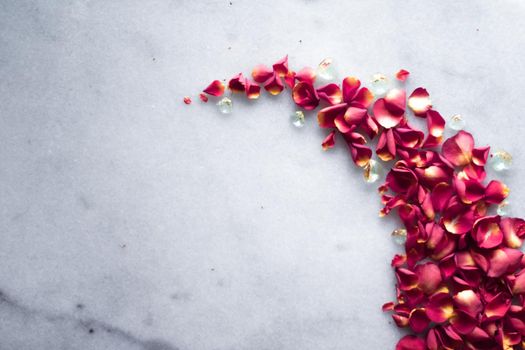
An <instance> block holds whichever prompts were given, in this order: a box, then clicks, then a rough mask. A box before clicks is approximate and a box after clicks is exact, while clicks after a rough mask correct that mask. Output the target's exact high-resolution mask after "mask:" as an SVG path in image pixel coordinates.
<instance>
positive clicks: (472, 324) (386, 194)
mask: <svg viewBox="0 0 525 350" xmlns="http://www.w3.org/2000/svg"><path fill="white" fill-rule="evenodd" d="M331 69H332V61H331V59H326V60H323V62H321V64H320V65H319V67H318V68H317V69H313V68H309V67H305V68H302V69H300V70H298V71H297V72H295V71H293V70H292V69H290V68H289V67H288V57H287V56H285V57H284V58H282V59H280V60H279V61H277V62H276V63H275V64H273V66H272V67H271V68H269V67H267V66H264V65H258V66H256V67H255V68H254V69H253V71H252V74H251V75H252V79H253V80H252V79H249V78H246V77H244V76H243V74H242V73H239V74H237V75H236V76H234V77H233V78H232V79H230V80H229V81H228V83H227V87H228V89H229V90H230V91H231V92H232V93H241V94H245V95H246V97H247V98H248V99H257V98H258V97H259V96H260V93H261V86H262V87H263V88H264V89H265V90H266V91H267V92H269V93H270V94H272V95H278V94H280V93H281V92H282V91H283V90H284V89H285V88H289V89H290V90H291V91H292V98H293V101H294V102H295V104H296V105H297V106H298V107H299V108H301V109H303V110H306V111H311V110H314V109H316V108H317V107H318V106H320V105H321V109H320V110H319V111H318V114H317V119H318V123H319V126H320V127H321V128H326V129H329V130H330V131H329V133H328V135H327V137H326V138H325V140H324V141H323V143H322V147H323V149H325V150H327V149H329V148H332V147H334V145H335V140H336V135H337V134H339V135H340V136H341V137H342V139H343V140H344V142H345V143H346V145H347V146H348V148H349V151H350V155H351V157H352V160H353V161H354V163H355V164H356V165H357V166H359V167H361V168H363V169H364V176H365V179H367V181H369V182H374V181H376V180H377V179H378V178H379V176H378V174H377V171H378V169H380V168H381V165H380V164H379V163H378V162H377V161H376V160H374V159H373V151H372V148H371V147H369V144H370V141H372V140H376V142H377V145H376V147H375V153H376V155H377V158H379V159H380V160H381V161H385V162H386V161H393V165H392V167H391V169H389V171H388V173H387V175H386V179H385V182H384V184H382V185H381V186H380V187H379V193H380V195H381V201H382V203H383V209H382V210H381V212H380V216H385V215H388V214H390V213H391V212H395V213H396V214H397V216H398V217H399V219H400V220H401V222H402V223H403V225H404V228H402V229H398V230H395V232H394V233H395V234H396V235H397V236H398V237H401V238H402V239H403V241H402V242H403V244H404V248H405V253H404V254H397V255H395V256H394V257H393V259H392V262H391V265H392V267H393V269H394V272H395V276H396V281H397V283H396V286H395V290H396V299H397V300H396V301H395V302H388V303H386V304H384V305H383V311H385V312H392V318H393V320H394V321H395V323H396V325H397V326H398V327H402V328H408V329H410V330H411V332H412V333H413V334H410V335H406V336H404V337H402V338H401V339H400V340H399V342H398V343H397V345H396V350H408V349H410V350H427V349H428V350H440V349H468V350H473V349H487V350H496V349H504V350H518V349H521V350H523V349H525V256H524V254H523V253H522V251H521V250H520V248H521V246H522V244H523V241H524V240H525V221H524V220H523V219H520V218H513V217H507V216H505V215H504V213H502V212H498V215H494V214H492V209H493V207H494V206H495V205H501V204H502V203H504V200H505V198H506V197H507V196H508V194H509V189H508V188H507V186H505V185H504V184H503V183H502V182H500V181H498V180H491V181H489V182H488V183H487V181H486V176H487V173H486V171H485V166H486V165H487V163H488V158H489V147H475V145H474V139H473V137H472V135H471V134H470V133H468V132H466V131H463V130H461V129H462V125H461V122H462V121H461V120H460V119H458V117H457V116H455V117H453V118H456V119H455V120H454V119H452V122H453V123H454V122H456V123H457V124H458V125H455V126H453V129H455V130H459V131H458V132H457V133H456V135H454V136H453V137H451V138H449V139H447V140H445V141H444V142H443V134H444V129H445V120H444V118H443V117H442V116H441V114H440V113H439V112H438V111H436V110H435V109H434V107H433V106H432V103H431V100H430V96H429V94H428V92H427V90H426V89H424V88H421V87H419V88H417V89H415V90H414V91H413V92H412V93H411V94H410V95H409V96H408V98H407V94H406V91H405V89H404V86H403V84H404V82H405V81H406V79H407V78H408V76H409V72H408V71H406V70H403V69H401V70H400V71H399V72H398V73H397V74H396V79H397V81H398V85H399V86H398V87H394V88H389V86H388V84H386V78H385V77H384V76H381V75H376V76H375V77H374V82H373V83H375V91H374V92H372V91H371V90H369V89H368V88H366V87H363V86H362V85H361V82H360V80H359V79H357V78H355V77H346V78H344V79H343V81H342V83H341V84H340V85H339V84H336V83H333V82H328V81H329V80H330V79H331V78H332V77H333V75H332V73H331ZM316 80H317V81H316ZM319 80H324V82H325V83H326V82H328V83H326V84H323V85H318V84H317V83H318V82H319ZM225 90H226V86H225V85H224V84H223V83H222V82H221V81H219V80H215V81H213V82H212V83H211V84H210V85H209V86H208V87H206V88H205V89H204V90H203V93H201V94H200V95H199V98H200V100H201V101H202V102H208V95H209V96H216V97H219V96H222V95H223V94H224V92H225ZM184 103H186V104H190V103H191V99H190V98H189V97H185V98H184ZM217 104H218V106H219V108H220V110H221V112H223V113H229V112H230V111H231V107H232V101H231V100H230V99H229V98H228V97H224V98H222V99H221V100H220V101H219V102H218V103H217ZM407 107H408V108H407ZM409 113H412V114H413V115H414V116H415V117H416V118H422V119H424V120H426V124H427V129H428V130H427V131H428V132H427V134H425V132H423V131H421V130H418V129H417V128H415V127H413V126H411V125H410V124H409V122H408V119H407V116H408V114H409ZM294 116H295V118H296V120H295V121H294V125H296V126H302V123H303V122H304V114H303V112H302V111H301V110H298V111H297V112H295V114H294ZM493 156H495V158H497V159H498V160H499V163H497V164H496V165H495V168H499V169H500V170H501V169H502V168H505V167H506V166H507V164H508V162H509V161H510V160H509V157H510V156H509V155H508V154H506V153H504V152H501V153H499V154H493ZM506 162H507V163H506ZM394 233H393V234H394Z"/></svg>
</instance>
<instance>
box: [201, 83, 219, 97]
mask: <svg viewBox="0 0 525 350" xmlns="http://www.w3.org/2000/svg"><path fill="white" fill-rule="evenodd" d="M224 89H225V87H224V84H223V83H221V82H220V81H219V80H214V81H212V82H211V84H210V85H208V87H207V88H206V89H204V90H202V91H203V92H205V93H207V94H208V95H212V96H221V95H222V94H224Z"/></svg>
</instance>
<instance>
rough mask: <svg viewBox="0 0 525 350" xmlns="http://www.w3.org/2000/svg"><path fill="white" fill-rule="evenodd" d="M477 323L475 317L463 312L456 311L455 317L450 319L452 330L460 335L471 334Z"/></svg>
mask: <svg viewBox="0 0 525 350" xmlns="http://www.w3.org/2000/svg"><path fill="white" fill-rule="evenodd" d="M477 323H478V322H477V320H476V319H475V318H474V317H472V316H470V315H469V314H467V313H466V312H463V311H461V310H456V312H455V314H454V316H452V318H451V319H450V324H451V325H452V328H453V329H454V330H455V331H456V332H457V333H459V334H469V333H470V332H472V330H473V329H474V328H475V327H476V325H477ZM460 339H461V338H460Z"/></svg>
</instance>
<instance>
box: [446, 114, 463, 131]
mask: <svg viewBox="0 0 525 350" xmlns="http://www.w3.org/2000/svg"><path fill="white" fill-rule="evenodd" d="M466 125H467V123H466V122H465V119H463V117H462V116H461V115H460V114H455V115H453V116H452V117H450V120H449V122H448V127H449V128H451V129H452V130H456V131H459V130H463V129H464V128H465V126H466Z"/></svg>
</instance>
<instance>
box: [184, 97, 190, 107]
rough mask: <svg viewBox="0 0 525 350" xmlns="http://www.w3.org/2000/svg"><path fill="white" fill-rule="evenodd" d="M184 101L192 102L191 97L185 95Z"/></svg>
mask: <svg viewBox="0 0 525 350" xmlns="http://www.w3.org/2000/svg"><path fill="white" fill-rule="evenodd" d="M183 101H184V103H185V104H187V105H189V104H191V98H189V97H188V96H184V99H183Z"/></svg>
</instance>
